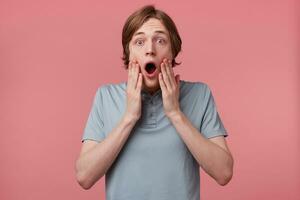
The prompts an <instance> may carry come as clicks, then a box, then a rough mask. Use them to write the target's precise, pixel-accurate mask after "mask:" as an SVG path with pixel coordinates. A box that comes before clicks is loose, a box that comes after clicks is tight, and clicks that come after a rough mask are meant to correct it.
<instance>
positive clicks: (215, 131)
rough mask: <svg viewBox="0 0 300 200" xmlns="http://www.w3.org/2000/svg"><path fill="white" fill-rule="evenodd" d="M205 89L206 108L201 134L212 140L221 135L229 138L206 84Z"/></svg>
mask: <svg viewBox="0 0 300 200" xmlns="http://www.w3.org/2000/svg"><path fill="white" fill-rule="evenodd" d="M205 87H206V88H205V90H204V91H205V97H204V102H205V106H204V114H203V118H202V123H201V127H200V132H201V133H202V134H203V135H204V136H205V137H206V138H212V137H216V136H220V135H223V136H224V137H227V136H228V134H227V131H226V129H225V127H224V125H223V123H222V121H221V118H220V116H219V113H218V111H217V106H216V104H215V101H214V97H213V95H212V92H211V90H210V89H209V87H208V86H207V85H206V84H205Z"/></svg>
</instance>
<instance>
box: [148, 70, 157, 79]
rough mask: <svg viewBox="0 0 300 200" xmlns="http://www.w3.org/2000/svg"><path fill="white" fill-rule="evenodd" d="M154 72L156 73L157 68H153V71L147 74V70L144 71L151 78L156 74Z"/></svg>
mask: <svg viewBox="0 0 300 200" xmlns="http://www.w3.org/2000/svg"><path fill="white" fill-rule="evenodd" d="M156 73H157V68H156V69H155V71H154V72H152V74H149V73H148V72H147V71H146V75H147V76H148V77H149V78H153V77H155V76H156Z"/></svg>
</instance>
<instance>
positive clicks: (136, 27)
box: [76, 6, 233, 200]
mask: <svg viewBox="0 0 300 200" xmlns="http://www.w3.org/2000/svg"><path fill="white" fill-rule="evenodd" d="M122 43H123V50H124V51H123V54H124V56H123V60H124V64H125V66H126V68H127V69H128V80H127V82H122V83H119V84H105V85H102V86H101V87H99V88H98V90H97V92H96V95H95V99H94V102H93V106H92V110H91V112H90V115H89V117H88V121H87V124H86V127H85V130H84V133H83V136H82V142H83V144H82V149H81V153H80V156H79V158H78V160H77V161H76V177H77V180H78V182H79V184H80V185H81V186H82V187H83V188H84V189H89V188H91V187H92V186H93V185H94V183H95V182H97V181H98V180H99V179H100V178H101V177H102V176H104V175H105V183H106V199H107V200H141V199H143V200H144V199H149V200H151V199H153V200H162V199H172V200H176V199H178V200H196V199H199V198H200V180H199V179H200V177H199V167H200V166H201V167H202V168H203V169H204V170H205V172H206V173H207V174H209V175H210V176H211V177H212V178H214V179H215V180H216V181H217V183H218V184H220V185H226V184H227V183H228V182H229V181H230V179H231V177H232V174H233V158H232V155H231V153H230V151H229V149H228V147H227V144H226V140H225V137H226V136H228V134H227V133H226V130H225V128H224V126H223V124H222V121H221V119H220V117H219V114H218V112H217V110H216V105H215V103H214V98H213V96H212V93H211V91H210V89H209V87H208V86H207V85H206V84H205V83H202V82H188V81H183V80H180V79H179V75H176V76H175V75H174V72H173V69H172V67H174V66H175V65H177V64H178V63H176V62H175V58H176V56H177V54H178V52H180V50H181V39H180V36H179V34H178V32H177V29H176V26H175V24H174V22H173V21H172V19H171V18H170V17H169V16H168V15H167V14H166V13H164V12H162V11H160V10H156V9H155V8H154V7H153V6H145V7H143V8H141V9H139V10H138V11H136V12H135V13H133V14H132V15H131V16H129V18H128V19H127V21H126V23H125V25H124V28H123V33H122Z"/></svg>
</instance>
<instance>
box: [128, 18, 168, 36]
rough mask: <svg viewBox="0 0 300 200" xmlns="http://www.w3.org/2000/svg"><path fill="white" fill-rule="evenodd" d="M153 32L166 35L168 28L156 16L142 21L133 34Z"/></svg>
mask: <svg viewBox="0 0 300 200" xmlns="http://www.w3.org/2000/svg"><path fill="white" fill-rule="evenodd" d="M154 33H157V34H158V33H160V34H165V35H168V30H167V29H166V27H165V26H164V25H163V23H162V22H161V21H160V20H158V19H156V18H150V19H148V20H147V21H146V22H144V24H143V25H142V26H141V27H140V28H139V29H138V30H137V31H136V32H135V33H134V35H133V36H135V35H142V34H154Z"/></svg>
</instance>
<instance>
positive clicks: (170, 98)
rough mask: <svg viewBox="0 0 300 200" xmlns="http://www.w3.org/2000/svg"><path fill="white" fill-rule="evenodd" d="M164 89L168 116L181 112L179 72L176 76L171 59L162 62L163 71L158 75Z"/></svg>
mask: <svg viewBox="0 0 300 200" xmlns="http://www.w3.org/2000/svg"><path fill="white" fill-rule="evenodd" d="M158 80H159V85H160V88H161V90H162V97H163V105H164V110H165V113H166V115H167V117H168V118H171V117H172V116H174V115H176V114H178V113H180V105H179V88H180V84H179V83H180V81H179V80H180V77H179V74H177V75H176V76H174V72H173V68H172V63H171V60H168V59H166V58H165V59H164V60H163V62H162V63H161V73H159V76H158Z"/></svg>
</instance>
